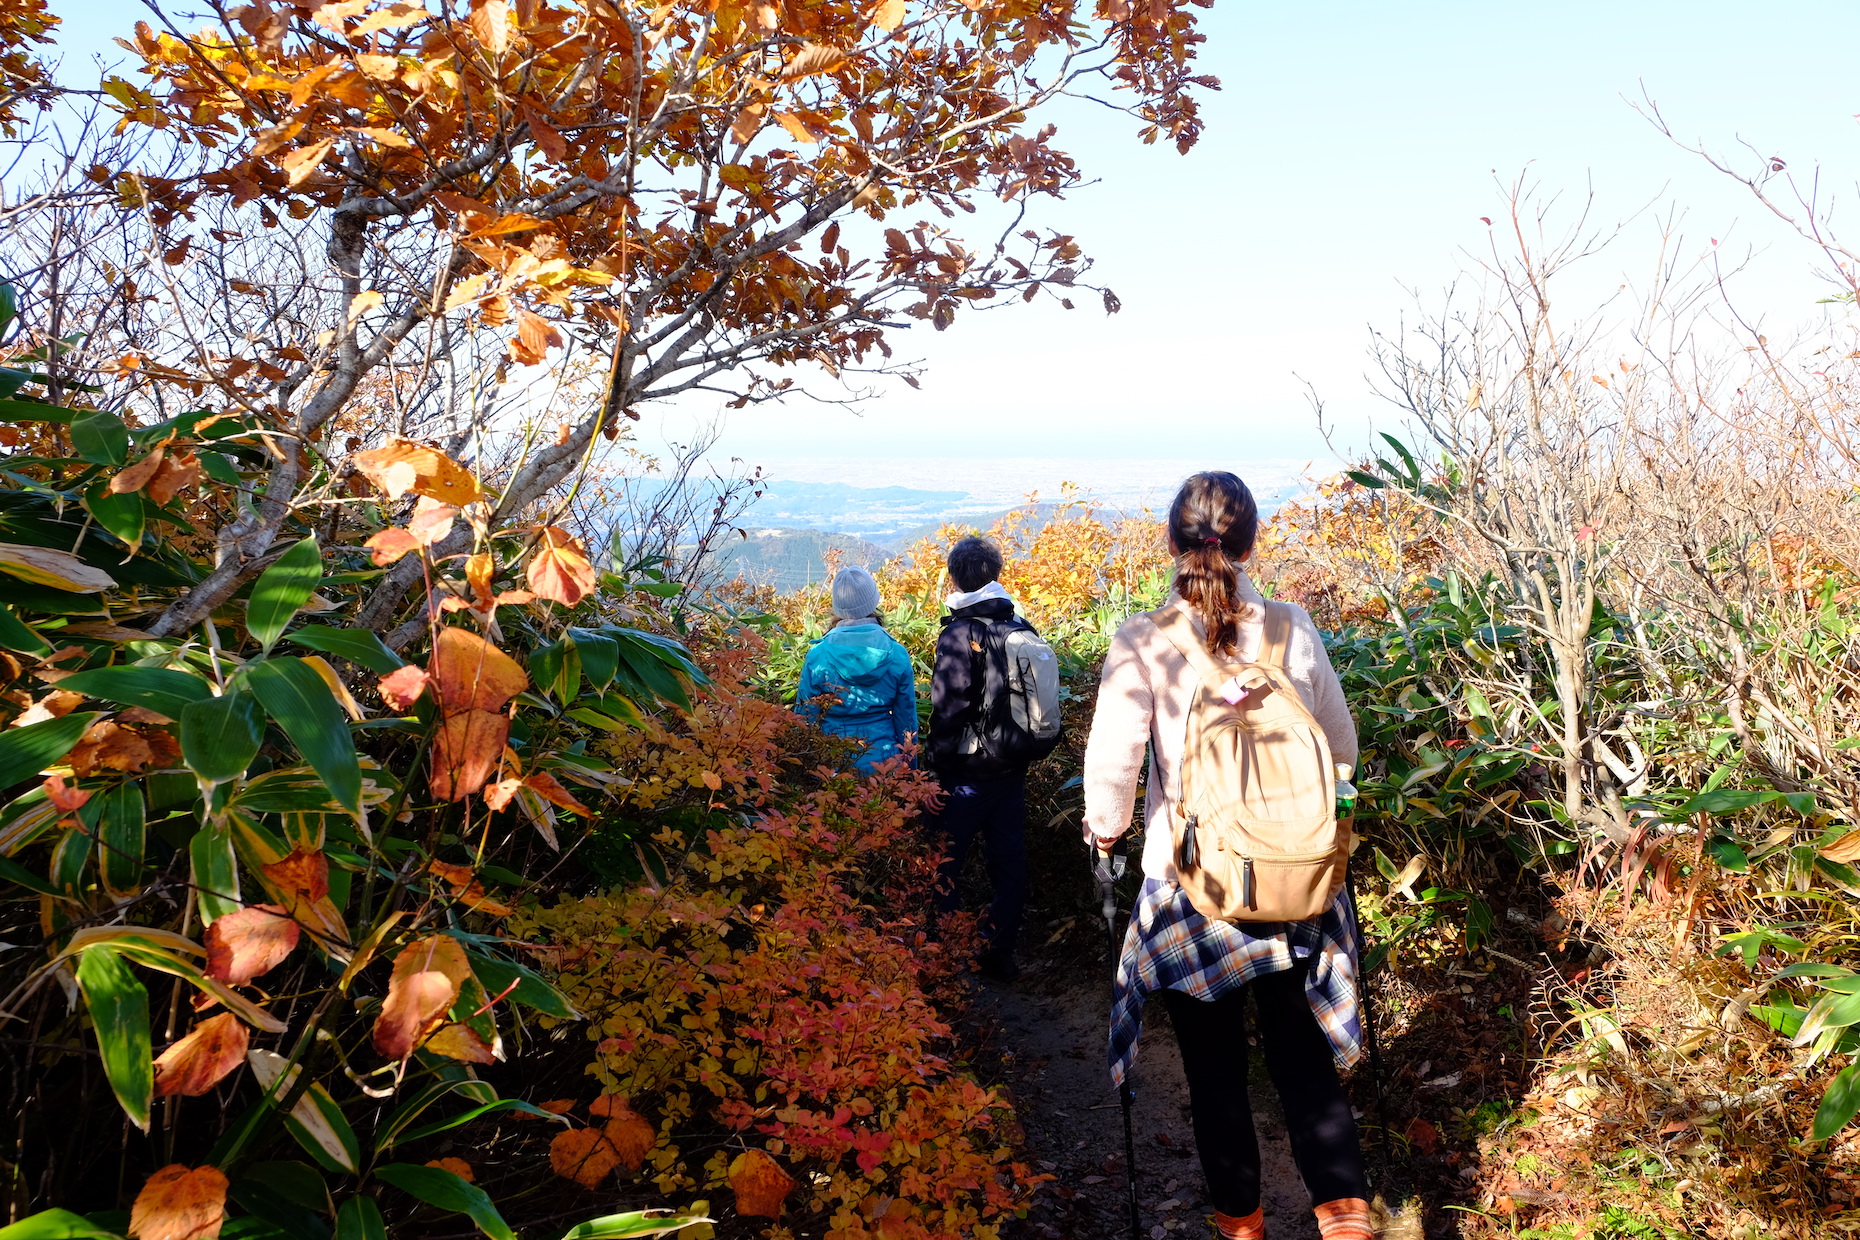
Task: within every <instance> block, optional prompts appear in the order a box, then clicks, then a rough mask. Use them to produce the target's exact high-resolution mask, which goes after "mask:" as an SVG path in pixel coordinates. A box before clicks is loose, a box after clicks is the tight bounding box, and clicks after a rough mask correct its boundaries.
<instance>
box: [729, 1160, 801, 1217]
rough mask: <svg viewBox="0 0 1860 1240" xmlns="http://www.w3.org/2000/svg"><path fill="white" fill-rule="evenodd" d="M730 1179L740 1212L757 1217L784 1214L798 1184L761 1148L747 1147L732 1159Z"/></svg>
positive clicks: (737, 1210) (737, 1208)
mask: <svg viewBox="0 0 1860 1240" xmlns="http://www.w3.org/2000/svg"><path fill="white" fill-rule="evenodd" d="M729 1180H730V1191H731V1192H733V1193H735V1194H736V1212H737V1213H738V1214H743V1215H749V1216H752V1217H755V1218H780V1217H781V1207H782V1203H783V1202H785V1201H787V1200H788V1194H789V1193H791V1192H793V1191H794V1187H795V1181H794V1178H793V1177H792V1176H790V1175H789V1174H788V1173H787V1172H786V1171H783V1170H782V1169H781V1164H780V1163H778V1162H776V1161H775V1160H774V1159H773V1158H771V1157H769V1155H768V1154H766V1153H764V1152H763V1151H761V1150H744V1151H743V1152H742V1153H741V1154H738V1155H737V1156H736V1157H735V1158H734V1159H733V1160H731V1162H730V1173H729Z"/></svg>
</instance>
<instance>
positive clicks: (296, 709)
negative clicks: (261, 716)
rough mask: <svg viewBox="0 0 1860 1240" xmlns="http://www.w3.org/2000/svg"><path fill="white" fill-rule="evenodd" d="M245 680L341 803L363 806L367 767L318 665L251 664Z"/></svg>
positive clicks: (292, 661)
mask: <svg viewBox="0 0 1860 1240" xmlns="http://www.w3.org/2000/svg"><path fill="white" fill-rule="evenodd" d="M246 683H247V684H248V685H250V686H251V689H252V692H253V693H254V694H256V695H257V697H258V703H259V705H260V706H263V707H264V708H265V713H266V714H267V715H270V716H271V718H272V719H273V720H274V721H275V722H276V723H277V725H278V726H279V727H281V728H283V729H284V734H285V735H286V736H288V737H290V738H291V743H292V744H294V745H296V746H297V751H298V752H299V753H301V754H302V755H303V756H304V761H306V762H308V763H309V764H310V765H311V767H312V768H313V769H315V771H316V773H317V774H318V775H321V776H322V777H323V779H324V781H325V782H326V783H327V784H328V785H329V792H330V795H331V796H332V797H334V798H335V800H336V803H337V804H338V805H341V806H342V807H343V808H344V809H346V810H348V811H349V812H350V813H351V814H359V813H360V812H361V808H362V768H361V764H360V763H359V762H358V761H356V757H355V742H354V740H353V738H351V737H350V735H349V720H348V716H346V715H344V714H343V713H342V707H341V705H339V704H338V703H337V701H336V695H335V694H333V693H331V692H330V691H329V686H328V685H327V684H325V683H324V681H323V678H322V677H321V676H319V675H317V674H316V669H314V668H312V667H311V666H310V665H309V664H308V663H305V662H304V661H303V660H301V659H296V658H291V657H288V656H287V657H284V658H275V659H266V660H265V661H263V662H262V663H253V664H249V665H248V666H247V668H246Z"/></svg>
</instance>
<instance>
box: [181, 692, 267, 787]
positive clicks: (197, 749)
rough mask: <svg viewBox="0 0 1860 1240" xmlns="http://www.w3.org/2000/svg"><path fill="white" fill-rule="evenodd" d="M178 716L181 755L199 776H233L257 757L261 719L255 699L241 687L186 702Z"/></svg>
mask: <svg viewBox="0 0 1860 1240" xmlns="http://www.w3.org/2000/svg"><path fill="white" fill-rule="evenodd" d="M179 718H180V721H181V757H182V758H183V759H185V760H186V762H187V766H188V769H189V770H191V771H193V772H194V774H196V775H198V776H200V778H202V779H206V780H213V781H215V782H218V781H219V780H223V779H236V778H237V777H239V776H241V775H243V774H245V769H246V768H247V767H248V766H251V765H252V759H253V758H256V757H257V756H258V747H259V743H260V742H261V741H262V740H263V739H264V720H263V718H262V717H261V716H260V714H259V709H258V698H257V697H255V696H254V695H252V694H250V693H247V692H245V691H244V690H234V691H233V692H231V693H228V694H226V695H225V696H224V697H209V698H202V699H201V700H200V701H198V702H190V703H189V704H188V705H187V706H185V707H183V708H182V710H181V712H180V715H179Z"/></svg>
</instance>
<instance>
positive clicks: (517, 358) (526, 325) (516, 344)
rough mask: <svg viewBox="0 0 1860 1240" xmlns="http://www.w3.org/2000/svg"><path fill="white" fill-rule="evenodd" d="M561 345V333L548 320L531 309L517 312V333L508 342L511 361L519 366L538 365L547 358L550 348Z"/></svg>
mask: <svg viewBox="0 0 1860 1240" xmlns="http://www.w3.org/2000/svg"><path fill="white" fill-rule="evenodd" d="M561 345H562V333H561V332H559V331H557V330H556V329H555V328H554V326H552V325H551V324H550V322H549V320H547V319H545V318H543V317H542V316H541V315H540V314H537V313H536V312H535V311H533V310H524V311H521V312H520V313H518V315H517V335H516V338H515V339H514V340H512V341H511V342H510V359H511V360H512V361H514V362H516V363H517V364H518V365H519V366H539V365H541V364H542V363H543V362H544V361H545V360H546V359H547V358H548V356H549V350H550V349H552V348H560V347H561Z"/></svg>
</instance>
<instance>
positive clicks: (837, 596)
mask: <svg viewBox="0 0 1860 1240" xmlns="http://www.w3.org/2000/svg"><path fill="white" fill-rule="evenodd" d="M877 611H878V583H877V582H876V581H873V580H872V574H871V573H868V572H866V571H865V570H864V569H863V568H860V567H859V566H858V565H856V564H849V565H847V566H846V567H845V568H842V569H841V570H840V571H839V572H837V573H835V574H833V614H834V615H836V616H838V617H840V618H841V619H842V620H863V619H865V618H866V617H867V616H870V615H873V614H874V613H876V612H877Z"/></svg>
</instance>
